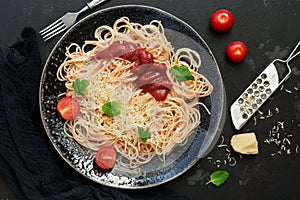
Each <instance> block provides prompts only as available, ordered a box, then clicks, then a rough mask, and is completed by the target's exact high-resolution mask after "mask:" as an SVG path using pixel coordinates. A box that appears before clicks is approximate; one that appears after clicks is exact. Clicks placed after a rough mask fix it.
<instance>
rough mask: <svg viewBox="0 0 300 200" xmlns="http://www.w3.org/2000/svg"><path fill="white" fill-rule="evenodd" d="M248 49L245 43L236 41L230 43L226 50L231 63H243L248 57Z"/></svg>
mask: <svg viewBox="0 0 300 200" xmlns="http://www.w3.org/2000/svg"><path fill="white" fill-rule="evenodd" d="M247 52H248V48H247V46H246V44H245V43H243V42H240V41H236V42H232V43H230V44H229V45H228V46H227V48H226V54H227V57H228V59H229V60H230V61H232V62H241V61H243V60H244V59H245V58H246V56H247Z"/></svg>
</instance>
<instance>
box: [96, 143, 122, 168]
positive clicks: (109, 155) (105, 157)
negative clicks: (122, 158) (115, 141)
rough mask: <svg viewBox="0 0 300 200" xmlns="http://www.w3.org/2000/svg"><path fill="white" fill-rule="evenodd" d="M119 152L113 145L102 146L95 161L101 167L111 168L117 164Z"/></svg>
mask: <svg viewBox="0 0 300 200" xmlns="http://www.w3.org/2000/svg"><path fill="white" fill-rule="evenodd" d="M116 156H117V152H116V150H115V149H114V147H112V146H102V147H100V148H99V149H98V151H97V153H96V156H95V163H96V165H97V166H98V167H100V168H101V169H105V170H106V169H111V168H113V167H114V166H115V163H116Z"/></svg>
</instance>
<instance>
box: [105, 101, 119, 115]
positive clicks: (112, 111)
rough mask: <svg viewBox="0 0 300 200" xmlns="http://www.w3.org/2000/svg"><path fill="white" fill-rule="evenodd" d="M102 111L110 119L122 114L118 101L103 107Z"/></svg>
mask: <svg viewBox="0 0 300 200" xmlns="http://www.w3.org/2000/svg"><path fill="white" fill-rule="evenodd" d="M102 111H103V112H104V113H105V114H107V115H108V116H110V117H113V116H117V115H119V114H121V104H120V103H119V102H117V101H110V102H107V103H105V104H104V105H103V106H102Z"/></svg>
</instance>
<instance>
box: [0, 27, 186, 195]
mask: <svg viewBox="0 0 300 200" xmlns="http://www.w3.org/2000/svg"><path fill="white" fill-rule="evenodd" d="M41 72H42V65H41V59H40V56H39V51H38V45H37V39H36V32H35V31H34V29H32V28H28V27H27V28H24V29H23V31H22V34H21V37H20V38H19V40H18V41H17V42H16V43H15V44H14V45H13V46H12V47H9V48H8V47H5V46H3V45H0V166H1V167H0V174H1V175H2V176H3V177H5V178H6V181H7V182H8V184H9V185H10V187H11V188H12V189H13V190H14V191H15V195H16V196H17V198H18V199H38V200H40V199H46V200H48V199H51V200H56V199H57V200H64V199H80V200H83V199H118V200H119V199H121V200H122V199H128V200H130V199H169V198H172V199H187V198H186V197H182V196H178V195H176V194H174V192H172V193H170V192H168V190H165V189H161V188H160V189H157V192H156V193H153V192H151V196H145V195H143V192H138V193H136V194H135V195H133V196H132V194H134V192H131V191H130V192H127V191H126V192H125V191H124V190H120V189H116V188H110V187H105V186H102V185H99V184H96V183H94V182H92V181H88V180H86V181H83V180H81V179H78V178H74V170H73V169H72V168H71V167H70V166H69V165H67V164H66V163H64V161H63V159H62V158H60V156H58V153H57V152H56V151H55V150H54V148H53V146H52V144H51V142H50V141H49V139H48V137H47V135H46V133H45V131H44V128H43V126H42V122H41V119H40V115H39V109H38V102H39V100H38V91H39V81H40V76H41ZM84 180H85V179H84ZM127 193H128V194H127ZM129 194H130V195H129ZM140 194H142V195H140ZM144 194H147V193H146V191H145V193H144ZM137 196H140V197H137ZM133 197H134V198H133Z"/></svg>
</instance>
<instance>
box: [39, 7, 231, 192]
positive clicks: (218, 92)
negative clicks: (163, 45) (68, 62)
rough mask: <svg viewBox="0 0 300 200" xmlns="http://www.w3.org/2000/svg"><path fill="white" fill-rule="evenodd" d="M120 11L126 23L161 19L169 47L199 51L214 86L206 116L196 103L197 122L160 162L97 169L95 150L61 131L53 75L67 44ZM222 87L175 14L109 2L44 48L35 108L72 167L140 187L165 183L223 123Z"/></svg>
mask: <svg viewBox="0 0 300 200" xmlns="http://www.w3.org/2000/svg"><path fill="white" fill-rule="evenodd" d="M123 16H127V17H129V18H130V20H131V21H132V22H137V23H141V24H149V23H150V21H152V20H154V19H155V20H160V21H162V24H163V26H164V27H165V34H166V37H167V39H168V40H169V41H170V42H171V43H172V45H173V47H174V48H175V49H176V48H181V47H189V48H191V49H194V50H196V51H198V52H199V54H200V57H201V60H202V66H201V67H200V73H202V74H204V75H205V76H206V77H207V78H208V79H209V80H210V82H211V83H212V84H213V86H214V91H213V93H212V94H211V95H210V96H209V97H206V98H203V99H201V100H200V101H202V102H204V103H205V104H206V105H207V107H208V108H209V110H210V111H211V115H208V114H207V112H206V111H205V110H204V109H203V108H200V111H201V114H202V121H201V124H200V126H199V127H198V128H197V130H195V132H194V133H193V134H192V135H191V137H190V138H189V141H188V143H187V144H186V145H185V146H182V147H177V148H175V150H174V152H172V154H171V155H170V156H168V157H167V160H166V162H165V163H162V162H161V161H160V160H159V159H158V158H155V159H153V160H152V161H151V162H150V163H148V164H146V165H144V166H141V167H139V168H137V169H134V170H128V169H125V168H123V167H121V166H119V165H116V166H115V167H114V168H113V170H112V171H111V172H107V173H100V172H99V171H97V170H96V169H95V168H94V166H93V158H94V155H95V152H93V151H91V150H88V149H86V148H85V147H82V146H81V145H79V144H77V143H76V142H75V141H74V140H73V139H72V138H68V137H66V136H65V135H64V133H63V124H64V121H63V119H61V118H60V117H59V115H58V114H57V112H56V103H57V100H58V95H59V94H60V93H63V92H65V86H64V83H63V82H60V81H58V80H57V77H56V71H57V69H58V67H59V65H60V64H61V63H62V62H63V61H64V59H65V56H64V52H65V49H66V47H67V46H69V45H70V44H71V43H74V42H76V43H78V44H80V45H82V44H83V43H84V41H85V40H87V39H94V31H95V30H96V28H97V27H99V26H101V25H110V26H111V25H112V24H113V22H114V21H115V20H116V19H118V18H120V17H123ZM224 109H225V91H224V87H223V81H222V77H221V74H220V71H219V68H218V65H217V63H216V60H215V58H214V56H213V54H212V52H211V51H210V49H209V47H208V46H207V44H206V43H205V41H204V40H203V39H202V38H201V37H200V36H199V35H198V34H197V33H196V31H195V30H194V29H193V28H191V27H190V26H189V25H188V24H186V23H185V22H183V21H182V20H180V19H178V18H176V17H175V16H173V15H171V14H169V13H167V12H165V11H162V10H159V9H157V8H153V7H147V6H139V5H126V6H117V7H111V8H108V9H104V10H100V11H98V12H95V13H93V14H91V15H89V16H88V17H86V18H84V19H82V20H81V21H79V22H78V23H77V24H76V25H75V26H73V28H71V29H70V30H69V31H68V32H66V33H65V34H64V35H63V37H62V38H61V39H60V40H59V41H58V43H57V44H56V45H55V47H54V48H53V50H52V52H51V53H50V55H49V57H48V59H47V61H46V64H45V67H44V71H43V75H42V77H41V85H40V111H41V117H42V120H43V124H44V127H45V129H46V132H47V135H48V136H49V138H50V140H51V142H52V144H53V145H54V147H55V148H56V150H57V151H58V153H59V154H60V155H61V156H62V157H63V159H64V160H65V161H66V162H67V163H68V164H70V165H71V166H72V167H73V168H74V169H75V170H77V171H78V172H79V173H81V174H82V175H84V176H86V177H87V178H89V179H91V180H93V181H95V182H98V183H101V184H103V185H107V186H112V187H119V188H146V187H151V186H155V185H159V184H162V183H165V182H167V181H169V180H172V179H174V178H175V177H177V176H179V175H181V174H182V173H183V172H185V171H186V170H188V169H189V168H190V167H191V166H193V165H194V164H195V163H196V162H197V161H198V160H199V159H200V158H203V157H204V156H205V155H206V154H207V153H208V152H209V151H210V150H211V149H212V147H213V146H214V145H215V143H216V141H217V139H218V137H219V135H220V132H221V129H222V128H223V124H224V118H225V115H224Z"/></svg>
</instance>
